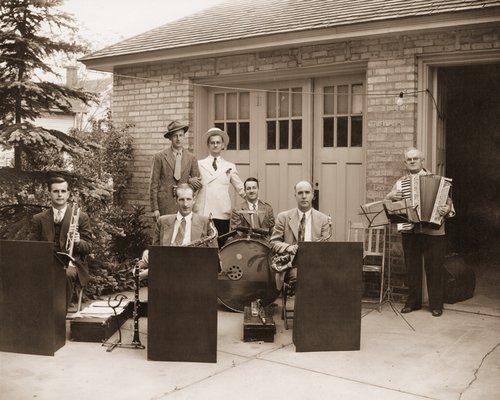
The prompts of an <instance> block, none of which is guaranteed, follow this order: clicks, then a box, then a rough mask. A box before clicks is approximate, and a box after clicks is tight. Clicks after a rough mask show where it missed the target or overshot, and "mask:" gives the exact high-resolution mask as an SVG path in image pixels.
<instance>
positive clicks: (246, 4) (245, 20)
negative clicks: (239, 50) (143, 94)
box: [82, 0, 500, 61]
mask: <svg viewBox="0 0 500 400" xmlns="http://www.w3.org/2000/svg"><path fill="white" fill-rule="evenodd" d="M493 7H500V1H499V0H229V1H226V2H224V3H221V4H219V5H216V6H214V7H211V8H209V9H206V10H203V11H200V12H198V13H195V14H192V15H189V16H187V17H185V18H182V19H179V20H177V21H174V22H171V23H168V24H166V25H163V26H160V27H158V28H155V29H153V30H150V31H147V32H145V33H142V34H140V35H137V36H134V37H132V38H129V39H126V40H123V41H121V42H119V43H116V44H113V45H111V46H109V47H106V48H104V49H102V50H99V51H96V52H94V53H92V54H90V55H87V56H85V57H84V58H82V60H83V61H85V60H93V59H94V60H95V59H99V58H105V57H114V56H121V55H129V54H138V53H145V52H151V51H156V50H165V49H175V48H181V47H188V46H193V45H199V44H206V43H217V42H223V41H229V40H238V39H245V38H252V37H262V36H268V35H274V34H282V33H291V32H300V31H312V30H318V29H324V28H334V27H340V26H346V25H352V24H359V23H366V22H377V21H378V22H380V21H385V20H387V21H388V20H395V19H401V18H411V17H421V16H430V15H437V14H445V13H452V12H459V11H470V10H481V9H488V8H490V9H491V8H493Z"/></svg>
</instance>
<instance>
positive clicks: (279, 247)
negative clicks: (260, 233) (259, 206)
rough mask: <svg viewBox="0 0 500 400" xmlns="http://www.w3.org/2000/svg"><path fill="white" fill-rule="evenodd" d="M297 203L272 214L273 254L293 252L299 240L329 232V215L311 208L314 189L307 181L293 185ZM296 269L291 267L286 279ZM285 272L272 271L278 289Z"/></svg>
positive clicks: (321, 235)
mask: <svg viewBox="0 0 500 400" xmlns="http://www.w3.org/2000/svg"><path fill="white" fill-rule="evenodd" d="M294 191H295V200H296V201H297V207H295V208H292V209H291V210H288V211H283V212H281V213H279V214H278V216H277V217H276V224H275V225H274V228H273V233H272V235H271V239H270V242H271V247H272V250H273V252H274V253H275V254H285V253H289V254H290V255H292V256H293V255H295V254H296V253H297V249H298V247H299V245H298V243H299V242H315V241H319V240H320V239H326V238H327V237H328V236H329V235H330V224H329V217H328V216H327V215H325V214H323V213H320V212H319V211H316V210H315V209H313V208H312V200H313V197H314V192H313V188H312V185H311V184H310V183H309V182H307V181H300V182H298V183H297V184H296V185H295V187H294ZM296 276H297V271H296V269H295V268H293V269H291V270H290V272H289V274H288V276H287V279H292V280H293V279H295V277H296ZM284 279H285V276H284V274H283V273H280V274H277V275H276V286H277V287H278V289H281V286H282V284H283V280H284Z"/></svg>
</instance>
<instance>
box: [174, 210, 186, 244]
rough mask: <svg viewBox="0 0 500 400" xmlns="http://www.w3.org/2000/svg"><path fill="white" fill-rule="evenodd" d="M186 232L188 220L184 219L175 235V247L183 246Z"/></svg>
mask: <svg viewBox="0 0 500 400" xmlns="http://www.w3.org/2000/svg"><path fill="white" fill-rule="evenodd" d="M185 232H186V219H185V218H184V217H182V219H181V223H180V224H179V229H178V230H177V235H175V241H174V245H176V246H182V242H183V241H184V233H185Z"/></svg>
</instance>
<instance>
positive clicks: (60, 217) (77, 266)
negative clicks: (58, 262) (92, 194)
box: [30, 177, 92, 307]
mask: <svg viewBox="0 0 500 400" xmlns="http://www.w3.org/2000/svg"><path fill="white" fill-rule="evenodd" d="M48 189H49V194H50V199H51V205H52V207H50V208H49V209H48V210H45V211H42V212H41V213H39V214H36V215H35V216H34V217H33V226H32V235H31V237H30V238H31V239H33V240H38V241H47V242H54V249H55V251H57V252H66V251H67V249H66V240H67V237H68V231H69V228H70V222H71V216H72V213H73V207H74V206H75V205H74V204H73V205H69V204H68V199H69V196H70V191H69V187H68V182H67V181H66V180H65V179H64V178H62V177H53V178H50V179H49V182H48ZM91 243H92V231H91V228H90V222H89V217H88V216H87V214H85V213H84V212H83V211H80V214H79V219H78V227H77V231H76V232H75V234H74V247H73V257H74V258H75V259H76V260H77V261H76V263H73V265H70V266H68V267H67V268H66V307H68V306H69V304H70V303H71V299H72V298H73V291H74V287H75V283H76V281H77V279H78V280H79V281H80V285H81V286H82V287H83V286H85V285H86V284H87V282H88V281H89V271H88V268H87V266H86V265H85V263H83V262H82V261H83V259H84V258H85V256H86V255H87V254H89V253H90V251H91Z"/></svg>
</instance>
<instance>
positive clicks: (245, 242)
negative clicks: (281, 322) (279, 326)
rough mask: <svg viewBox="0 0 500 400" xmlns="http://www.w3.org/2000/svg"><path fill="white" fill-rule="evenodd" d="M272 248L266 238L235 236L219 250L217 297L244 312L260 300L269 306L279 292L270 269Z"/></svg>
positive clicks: (223, 302)
mask: <svg viewBox="0 0 500 400" xmlns="http://www.w3.org/2000/svg"><path fill="white" fill-rule="evenodd" d="M270 256H271V250H270V248H269V245H268V244H267V243H266V242H265V241H263V240H257V239H236V240H233V241H231V242H228V243H227V244H226V245H225V246H224V247H223V248H222V249H221V251H220V254H219V257H220V261H221V269H222V270H221V272H220V273H219V277H218V282H217V297H218V298H219V300H220V302H221V303H222V304H223V305H224V306H226V307H227V308H229V309H231V310H233V311H238V312H243V310H244V308H245V306H248V305H250V303H251V302H252V301H255V300H257V299H261V300H262V302H263V304H264V305H268V304H270V303H272V302H274V300H276V298H277V297H278V295H279V291H278V290H277V289H276V282H275V278H274V272H272V271H271V270H270V268H269V262H270Z"/></svg>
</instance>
